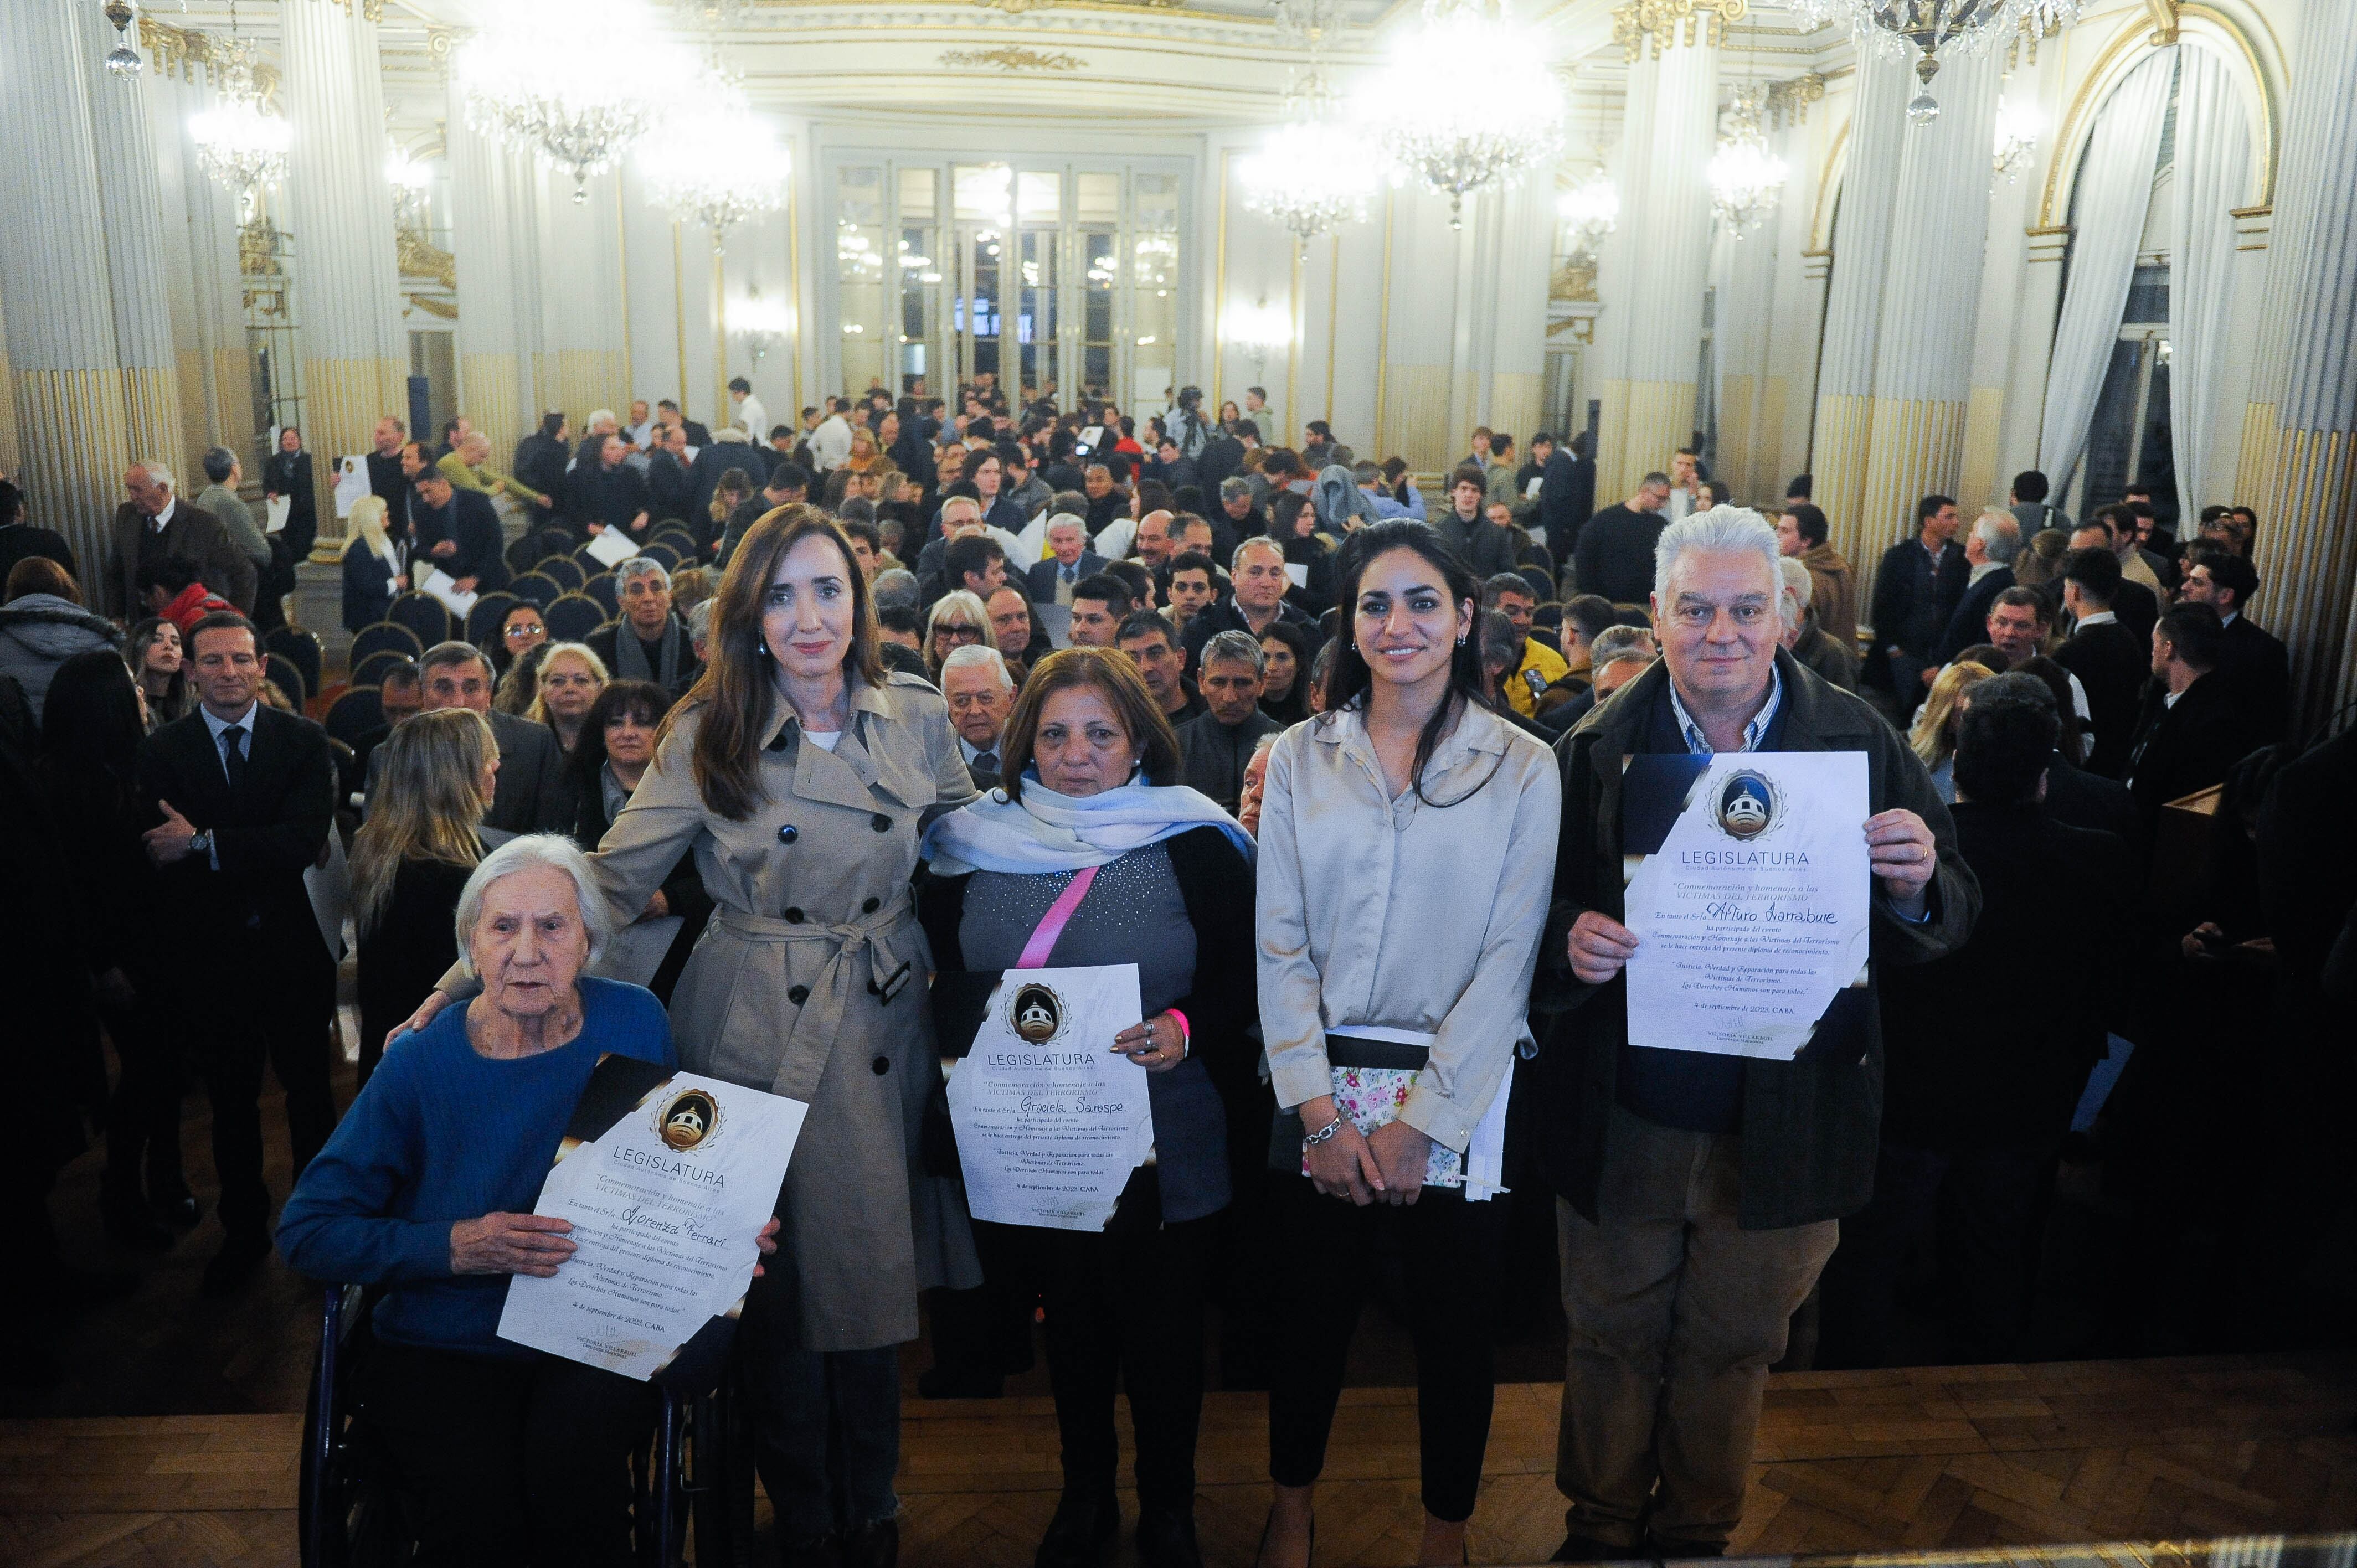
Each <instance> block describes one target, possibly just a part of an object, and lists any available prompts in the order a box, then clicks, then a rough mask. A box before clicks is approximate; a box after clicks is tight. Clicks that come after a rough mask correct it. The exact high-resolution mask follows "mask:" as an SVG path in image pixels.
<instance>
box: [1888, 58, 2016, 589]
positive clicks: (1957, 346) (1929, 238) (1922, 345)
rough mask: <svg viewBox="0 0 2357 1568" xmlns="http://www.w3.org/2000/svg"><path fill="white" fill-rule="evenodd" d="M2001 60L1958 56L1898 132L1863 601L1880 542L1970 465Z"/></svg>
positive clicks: (1900, 533) (1893, 538)
mask: <svg viewBox="0 0 2357 1568" xmlns="http://www.w3.org/2000/svg"><path fill="white" fill-rule="evenodd" d="M2002 67H2003V60H2002V58H2001V57H1993V56H1988V55H1984V56H1982V57H1980V58H1977V59H1961V60H1957V61H1954V62H1953V63H1951V64H1949V65H1948V66H1947V67H1946V68H1945V69H1943V70H1942V71H1941V72H1940V75H1939V78H1938V81H1937V82H1936V86H1937V88H1938V91H1939V99H1940V117H1939V118H1938V119H1936V120H1934V121H1932V123H1931V124H1928V125H1913V126H1910V125H1901V127H1900V135H1901V136H1902V137H1904V138H1905V145H1904V149H1903V151H1902V153H1901V156H1900V169H1899V199H1898V201H1897V203H1896V204H1895V205H1894V206H1893V209H1892V211H1891V216H1890V249H1889V271H1888V273H1887V274H1885V278H1884V282H1883V288H1882V322H1881V326H1880V328H1879V329H1878V333H1877V345H1876V350H1875V356H1874V408H1873V418H1872V420H1871V422H1870V424H1869V426H1868V433H1867V443H1868V446H1867V460H1866V483H1865V486H1864V488H1863V490H1862V499H1861V505H1860V508H1859V524H1858V527H1859V532H1858V542H1859V545H1860V549H1859V550H1858V551H1857V552H1856V553H1850V560H1851V562H1852V563H1853V564H1855V565H1856V566H1857V581H1858V594H1859V602H1860V603H1862V604H1863V603H1869V602H1871V595H1872V592H1873V579H1874V566H1875V563H1876V561H1877V560H1878V558H1879V557H1880V555H1881V553H1882V551H1883V549H1884V548H1885V547H1886V546H1888V545H1890V544H1893V543H1895V542H1898V541H1899V540H1900V539H1902V538H1905V537H1906V536H1907V535H1908V534H1909V533H1910V532H1913V528H1914V515H1915V503H1916V502H1917V501H1918V500H1919V499H1921V498H1922V497H1923V496H1925V495H1927V494H1932V493H1935V492H1936V493H1940V494H1945V495H1953V494H1954V493H1955V490H1956V482H1957V480H1958V478H1960V477H1961V476H1962V473H1963V467H1964V412H1965V409H1966V407H1967V405H1968V404H1969V403H1970V401H1971V396H1972V380H1973V376H1972V371H1973V342H1974V326H1975V321H1976V320H1977V319H1978V317H1979V314H1980V296H1981V269H1982V265H1983V263H1984V261H1985V259H1986V251H1987V248H1988V208H1989V178H1990V170H1989V160H1990V146H1991V144H1992V141H1993V138H1994V136H1995V134H1996V92H1997V85H1998V82H1999V81H2000V79H2001V77H2002V74H2003V71H2002Z"/></svg>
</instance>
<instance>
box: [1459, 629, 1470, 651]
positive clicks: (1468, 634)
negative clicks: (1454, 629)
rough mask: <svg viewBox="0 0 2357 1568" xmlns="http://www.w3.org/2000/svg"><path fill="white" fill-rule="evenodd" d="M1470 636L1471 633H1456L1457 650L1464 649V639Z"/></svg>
mask: <svg viewBox="0 0 2357 1568" xmlns="http://www.w3.org/2000/svg"><path fill="white" fill-rule="evenodd" d="M1472 635H1473V634H1472V633H1471V632H1467V631H1460V632H1458V634H1457V646H1458V647H1459V648H1462V647H1464V646H1465V639H1467V638H1469V637H1470V636H1472Z"/></svg>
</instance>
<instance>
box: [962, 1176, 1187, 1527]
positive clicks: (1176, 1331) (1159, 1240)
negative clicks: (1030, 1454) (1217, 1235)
mask: <svg viewBox="0 0 2357 1568" xmlns="http://www.w3.org/2000/svg"><path fill="white" fill-rule="evenodd" d="M1144 1185H1145V1188H1146V1197H1147V1198H1148V1199H1151V1198H1153V1197H1155V1196H1156V1189H1155V1188H1154V1187H1153V1186H1152V1185H1151V1184H1150V1183H1149V1184H1144ZM1125 1202H1126V1200H1125ZM1152 1211H1153V1210H1152V1208H1148V1209H1147V1212H1149V1213H1151V1212H1152ZM1219 1223H1220V1220H1219V1217H1218V1216H1217V1215H1211V1216H1207V1217H1206V1218H1204V1219H1187V1220H1181V1221H1179V1223H1177V1224H1175V1225H1173V1224H1146V1223H1140V1224H1136V1225H1125V1226H1118V1227H1117V1228H1116V1229H1115V1230H1112V1231H1110V1232H1106V1233H1103V1234H1096V1235H1090V1234H1085V1233H1082V1232H1080V1231H1075V1230H1040V1229H1038V1228H1035V1227H1031V1226H1018V1225H992V1224H987V1223H984V1222H980V1221H977V1222H976V1223H975V1225H974V1245H975V1247H976V1249H977V1250H978V1251H980V1252H981V1254H982V1264H983V1269H984V1271H985V1273H991V1274H994V1275H1004V1276H1006V1277H1011V1278H1016V1279H1022V1280H1027V1281H1030V1282H1034V1283H1037V1285H1038V1288H1039V1299H1040V1302H1041V1305H1043V1307H1044V1308H1045V1310H1046V1313H1047V1319H1048V1321H1047V1341H1048V1378H1049V1386H1050V1387H1051V1388H1052V1389H1053V1390H1054V1391H1055V1396H1056V1434H1057V1436H1058V1437H1059V1438H1060V1440H1061V1442H1062V1444H1063V1465H1064V1489H1065V1490H1066V1491H1068V1492H1074V1493H1082V1494H1086V1495H1089V1496H1103V1495H1110V1494H1111V1493H1112V1491H1113V1489H1114V1481H1115V1478H1116V1477H1117V1476H1118V1474H1119V1471H1120V1467H1121V1441H1120V1439H1119V1438H1118V1437H1117V1436H1116V1435H1115V1434H1114V1393H1115V1391H1116V1390H1119V1391H1125V1392H1126V1393H1127V1394H1128V1395H1129V1415H1130V1424H1131V1426H1132V1427H1133V1428H1134V1429H1135V1432H1136V1434H1137V1455H1136V1465H1135V1473H1136V1477H1137V1501H1138V1506H1139V1507H1140V1508H1142V1509H1157V1508H1161V1509H1191V1508H1193V1507H1194V1503H1195V1439H1196V1434H1198V1432H1199V1431H1200V1429H1201V1426H1202V1419H1203V1281H1204V1275H1205V1273H1206V1270H1207V1268H1208V1266H1209V1254H1210V1250H1211V1237H1212V1233H1213V1232H1214V1231H1215V1230H1217V1229H1218V1227H1219Z"/></svg>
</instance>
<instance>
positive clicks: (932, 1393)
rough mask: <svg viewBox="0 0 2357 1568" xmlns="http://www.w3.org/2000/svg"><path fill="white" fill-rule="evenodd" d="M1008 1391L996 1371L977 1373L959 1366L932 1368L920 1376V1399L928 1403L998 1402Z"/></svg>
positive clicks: (918, 1394)
mask: <svg viewBox="0 0 2357 1568" xmlns="http://www.w3.org/2000/svg"><path fill="white" fill-rule="evenodd" d="M1005 1394H1006V1379H1005V1378H1002V1377H1000V1376H999V1375H998V1374H997V1373H996V1372H975V1371H968V1370H964V1369H960V1368H956V1367H931V1368H928V1369H926V1370H924V1371H921V1372H920V1373H918V1374H917V1397H918V1398H919V1399H929V1400H995V1399H999V1398H1001V1397H1003V1396H1004V1395H1005Z"/></svg>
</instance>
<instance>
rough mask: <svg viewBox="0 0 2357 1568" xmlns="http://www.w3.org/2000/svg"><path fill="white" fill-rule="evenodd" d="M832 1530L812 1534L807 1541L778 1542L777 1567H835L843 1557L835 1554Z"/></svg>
mask: <svg viewBox="0 0 2357 1568" xmlns="http://www.w3.org/2000/svg"><path fill="white" fill-rule="evenodd" d="M835 1545H836V1542H835V1539H834V1532H832V1531H829V1532H828V1533H827V1534H825V1535H817V1536H813V1537H812V1538H811V1539H810V1540H808V1541H783V1540H780V1541H779V1542H778V1568H836V1565H837V1564H838V1563H841V1562H842V1561H843V1559H842V1558H841V1557H840V1556H838V1555H837V1554H836V1552H835Z"/></svg>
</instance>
